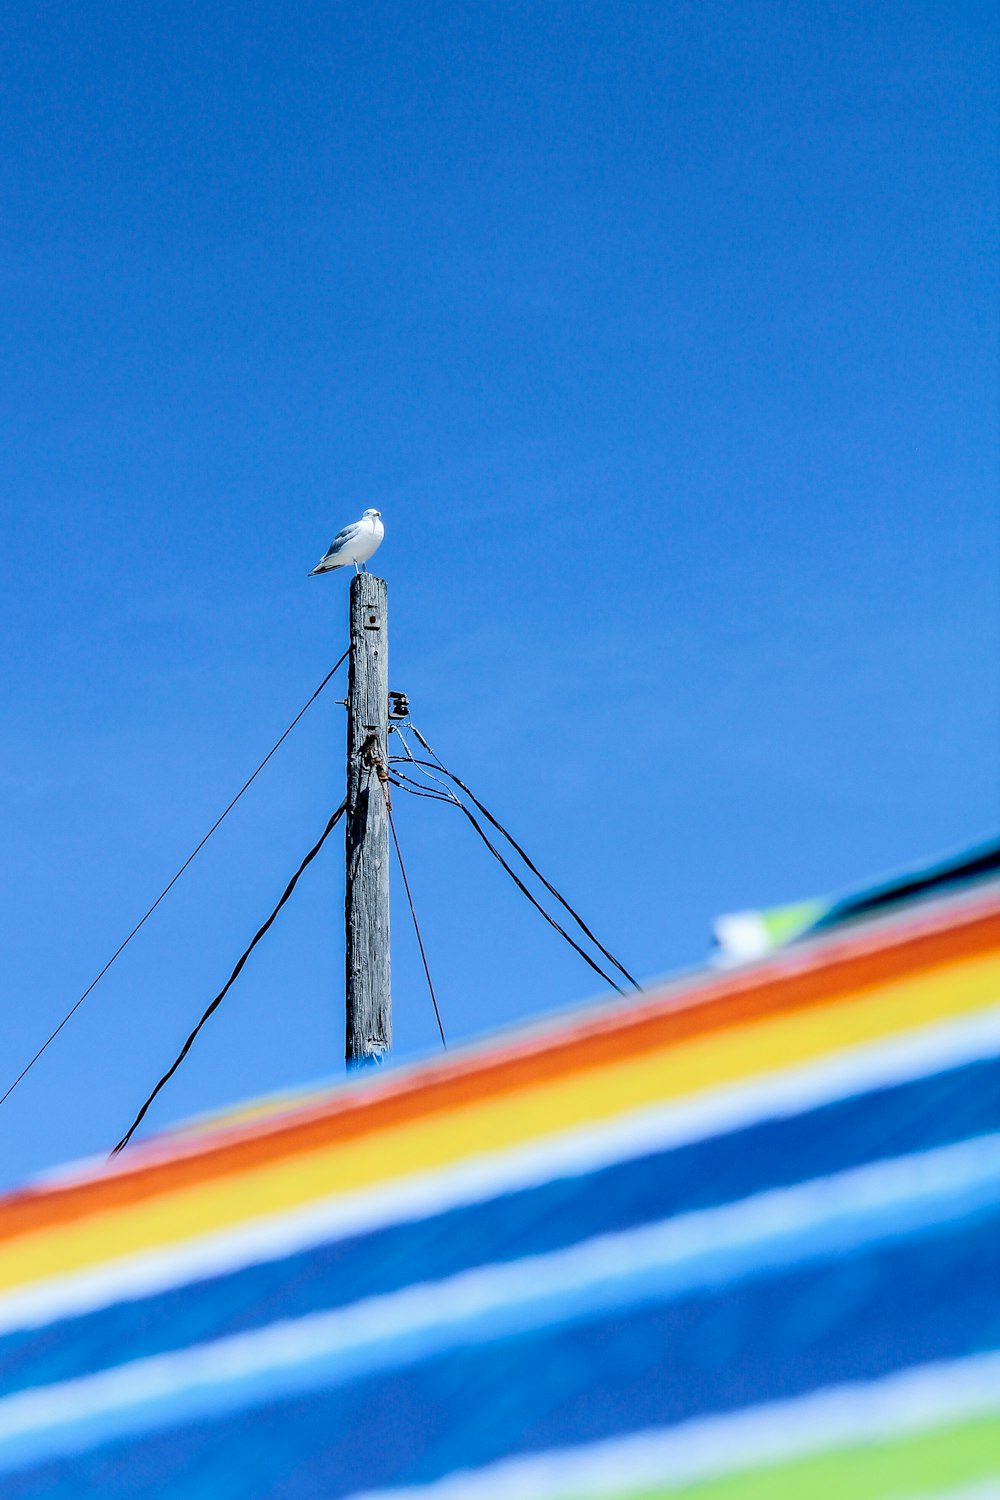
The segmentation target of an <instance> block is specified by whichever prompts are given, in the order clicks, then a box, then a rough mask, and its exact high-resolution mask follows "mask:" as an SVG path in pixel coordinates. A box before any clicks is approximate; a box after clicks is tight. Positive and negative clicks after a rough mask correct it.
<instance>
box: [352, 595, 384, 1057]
mask: <svg viewBox="0 0 1000 1500" xmlns="http://www.w3.org/2000/svg"><path fill="white" fill-rule="evenodd" d="M388 737H389V635H388V622H387V618H386V587H385V579H384V578H376V577H375V576H374V575H373V574H371V573H358V574H356V575H355V577H354V578H352V579H351V664H350V675H349V678H348V686H347V899H346V903H345V905H346V913H345V914H346V920H347V1066H348V1067H349V1068H352V1067H363V1066H364V1065H365V1064H368V1063H378V1062H381V1061H382V1059H383V1058H384V1057H385V1056H386V1054H387V1053H388V1051H389V1048H390V1047H391V1045H392V996H391V989H390V979H389V817H388V812H387V810H386V802H385V796H384V794H383V791H382V786H381V784H380V782H379V779H378V776H377V774H376V769H375V768H376V765H377V764H379V763H381V765H383V766H387V765H388V763H389V752H388Z"/></svg>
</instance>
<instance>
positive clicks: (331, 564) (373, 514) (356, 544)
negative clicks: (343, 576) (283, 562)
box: [309, 510, 385, 578]
mask: <svg viewBox="0 0 1000 1500" xmlns="http://www.w3.org/2000/svg"><path fill="white" fill-rule="evenodd" d="M384 536H385V527H384V526H383V525H382V512H381V511H380V510H366V511H365V512H364V514H363V515H362V517H361V520H360V521H352V522H351V524H350V526H345V527H344V529H343V531H338V532H337V535H336V536H335V537H334V539H333V541H332V542H331V543H330V545H329V547H328V548H327V550H326V555H325V556H324V557H321V558H320V560H319V562H318V563H317V564H316V566H315V567H314V568H313V570H312V572H311V573H310V574H309V577H310V578H314V577H315V576H316V574H317V573H330V572H332V570H333V569H334V568H346V567H347V566H348V565H349V564H350V563H353V564H354V571H355V573H360V571H361V569H360V568H359V567H358V563H361V564H362V565H364V564H365V563H366V562H367V561H368V559H369V558H370V557H371V556H372V554H373V553H374V552H376V551H377V550H378V548H379V546H380V545H381V542H382V538H383V537H384Z"/></svg>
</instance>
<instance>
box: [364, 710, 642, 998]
mask: <svg viewBox="0 0 1000 1500" xmlns="http://www.w3.org/2000/svg"><path fill="white" fill-rule="evenodd" d="M406 727H407V728H408V729H412V730H413V733H414V734H415V735H416V737H417V739H418V740H419V741H420V743H421V745H423V747H424V749H425V750H426V751H427V753H428V754H429V755H430V756H432V757H433V762H434V764H433V765H431V764H430V763H428V762H427V761H424V760H418V759H416V758H415V757H414V756H413V755H412V754H411V752H410V748H409V746H408V745H407V743H406V740H405V737H404V735H403V734H400V735H399V740H400V743H401V744H402V746H403V748H404V750H405V751H406V754H407V758H408V760H409V761H410V763H411V764H412V765H414V766H419V767H421V768H422V769H423V770H424V771H425V772H426V773H427V774H430V775H434V779H435V780H436V781H439V782H440V778H439V777H438V776H437V775H436V774H435V772H437V771H440V772H442V773H443V774H444V775H445V776H447V777H448V779H449V781H451V782H453V783H454V785H455V786H457V787H458V788H459V789H460V790H461V791H462V792H464V793H465V795H466V796H467V797H468V798H469V801H470V802H472V803H473V805H474V806H475V807H476V808H478V810H479V811H480V812H481V813H482V815H483V817H484V818H486V819H487V821H488V822H489V823H490V824H491V825H492V826H493V827H494V828H495V829H496V830H497V832H498V833H500V835H501V836H502V837H503V838H505V839H506V840H507V842H508V844H510V846H511V848H512V849H514V850H515V851H516V853H517V854H518V855H519V857H520V858H521V859H522V860H523V861H524V863H525V865H526V866H527V868H528V869H529V870H530V871H531V873H532V874H533V875H534V876H535V877H536V878H537V879H538V880H539V881H540V882H541V883H542V885H543V886H544V887H545V889H546V890H547V891H549V893H550V894H551V895H552V896H554V897H555V899H556V900H557V901H558V902H559V904H560V905H561V906H562V907H563V908H564V909H565V910H566V911H567V912H568V913H569V915H570V916H571V917H572V918H573V920H574V922H575V923H576V924H577V926H578V927H579V929H580V931H581V932H583V933H584V935H585V936H586V937H587V938H589V940H590V941H591V942H592V943H593V945H594V947H595V948H597V949H598V951H599V952H600V953H602V954H603V955H604V957H605V958H606V959H607V960H608V962H609V963H611V964H613V965H614V967H615V968H616V969H617V970H618V972H619V973H620V974H621V975H623V977H624V978H625V979H627V980H628V982H629V984H631V985H633V986H634V988H635V989H636V990H638V991H640V992H641V990H642V986H641V985H640V984H639V982H638V980H637V979H635V978H634V977H633V976H632V975H631V974H630V973H629V971H628V970H627V969H626V968H625V966H624V964H621V963H620V962H619V961H618V959H617V958H615V956H614V954H613V953H611V952H609V950H608V949H607V948H606V947H605V946H604V944H603V943H602V942H601V941H600V939H599V938H598V937H597V936H596V935H595V934H594V932H592V931H591V929H590V927H588V925H587V923H586V922H585V921H584V920H583V918H582V917H581V916H580V914H579V913H578V912H577V911H576V910H575V908H574V907H572V906H571V905H570V903H569V902H568V901H567V900H566V898H565V896H563V895H562V893H561V892H560V891H558V890H557V889H556V887H555V886H554V885H553V884H552V882H551V881H550V880H548V879H546V877H545V876H544V875H543V874H542V872H541V870H539V868H538V866H537V865H536V864H535V863H534V861H533V860H532V859H531V858H530V856H529V855H528V854H527V853H526V851H525V850H524V849H523V848H522V847H521V845H520V844H519V843H518V842H517V840H516V839H515V838H514V837H513V835H512V834H511V833H510V832H509V831H508V830H507V829H506V828H505V827H504V826H503V824H502V823H501V822H500V821H499V819H497V818H495V817H494V816H493V814H492V813H491V812H490V810H489V808H488V807H486V806H485V805H484V804H483V803H482V802H480V800H479V798H478V797H477V796H476V795H475V793H474V792H473V791H472V790H471V789H470V788H469V787H468V786H467V785H466V784H465V782H464V781H462V780H461V779H460V778H459V777H458V776H456V775H455V774H454V773H453V772H452V771H449V770H448V767H447V766H446V765H445V764H444V763H443V761H442V760H441V758H440V756H438V754H437V753H436V751H434V750H433V749H432V748H431V746H430V745H429V744H428V743H427V741H426V740H425V739H424V736H423V735H422V734H421V733H420V731H419V729H417V727H416V725H415V724H412V723H410V724H408V725H407V726H406ZM394 770H395V772H396V773H397V774H400V775H404V779H407V780H409V779H410V778H405V773H402V772H400V770H399V766H398V764H396V765H394ZM441 784H442V785H443V783H441ZM409 789H410V790H413V788H412V787H411V788H409ZM423 795H425V796H431V795H437V796H440V797H441V800H451V801H453V802H454V803H455V805H456V806H458V807H461V808H462V811H463V812H465V813H466V815H467V816H469V811H468V808H466V807H464V806H463V804H462V803H461V801H460V800H459V799H458V798H457V797H456V796H455V795H454V793H451V794H450V795H449V796H445V795H443V794H441V793H431V792H430V790H429V789H428V790H425V791H424V793H423ZM472 822H473V824H474V826H476V827H478V825H477V824H475V820H474V819H472ZM490 847H491V848H492V846H490ZM494 852H495V851H494ZM497 857H498V858H499V856H497ZM501 863H503V861H501ZM505 867H506V866H505ZM536 904H537V903H536ZM539 910H541V911H544V908H542V907H539ZM546 917H547V913H546ZM547 919H548V920H550V921H551V919H550V918H548V917H547ZM552 925H553V926H555V927H556V929H557V931H559V932H562V931H563V929H562V928H561V927H559V925H558V923H553V924H552ZM567 940H568V941H570V942H573V940H572V939H571V938H568V937H567ZM573 946H574V947H575V948H576V950H577V952H578V953H583V949H581V948H580V947H579V945H578V944H576V943H573ZM591 967H596V965H592V966H591ZM597 972H598V973H599V974H601V975H602V977H603V978H605V979H607V978H608V976H607V975H605V974H604V971H603V970H602V969H600V968H597ZM609 982H610V983H611V984H612V985H613V987H614V988H615V989H616V990H618V993H619V994H623V993H624V992H623V991H622V990H621V989H620V988H619V986H618V985H617V984H615V983H614V981H613V980H610V981H609Z"/></svg>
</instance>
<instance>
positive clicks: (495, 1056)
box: [0, 885, 1000, 1500]
mask: <svg viewBox="0 0 1000 1500" xmlns="http://www.w3.org/2000/svg"><path fill="white" fill-rule="evenodd" d="M998 1218H1000V888H998V887H997V886H996V885H990V886H987V887H985V888H982V889H978V890H975V891H972V892H969V893H966V894H965V895H963V896H960V897H953V898H950V899H948V900H943V901H935V902H931V903H925V904H923V905H918V906H912V907H910V908H908V909H906V910H904V911H902V912H899V913H896V914H895V915H893V916H892V917H889V918H883V919H881V920H878V921H871V922H868V923H866V924H863V925H860V926H858V927H855V928H850V929H845V930H843V931H839V932H833V933H832V934H831V935H829V936H827V937H825V938H823V939H817V940H815V941H812V942H809V943H806V944H804V945H802V946H799V947H793V948H790V949H788V950H786V951H784V952H782V953H780V954H779V955H777V956H775V957H774V958H772V959H770V960H769V961H767V962H766V963H762V964H759V965H756V966H754V967H752V968H748V969H745V970H740V971H736V972H728V973H721V974H712V975H708V976H699V977H696V978H693V979H689V980H685V981H683V982H679V983H675V984H673V985H669V986H665V987H663V988H661V989H658V990H656V991H652V992H649V993H647V994H645V995H644V996H643V997H642V998H641V1000H640V1001H639V1003H635V1004H632V1003H629V1004H628V1005H621V1004H616V1005H613V1006H612V1005H606V1006H602V1007H600V1008H597V1009H591V1010H588V1011H585V1012H581V1013H579V1014H576V1015H574V1016H571V1017H569V1018H563V1019H561V1020H558V1021H555V1022H550V1023H548V1024H546V1025H540V1026H536V1027H534V1028H532V1029H529V1030H526V1031H522V1032H519V1033H515V1034H512V1035H511V1036H509V1037H507V1038H505V1039H503V1040H501V1041H499V1042H496V1043H494V1044H492V1045H489V1046H486V1047H480V1048H474V1049H468V1050H467V1051H465V1052H461V1053H453V1054H450V1055H449V1056H448V1057H446V1058H445V1059H443V1060H441V1061H439V1062H434V1063H430V1064H424V1065H421V1066H419V1067H415V1068H411V1069H408V1070H400V1071H398V1072H394V1073H389V1074H384V1075H381V1076H376V1077H370V1076H369V1077H367V1078H362V1079H360V1080H355V1081H353V1082H352V1083H350V1084H349V1085H346V1086H344V1087H342V1088H340V1089H337V1090H333V1091H330V1092H326V1093H324V1094H321V1095H316V1096H314V1097H311V1098H307V1099H304V1100H299V1101H295V1102H289V1103H286V1104H285V1105H283V1106H280V1107H277V1108H273V1109H271V1110H269V1111H267V1112H265V1113H263V1114H261V1113H258V1112H255V1111H250V1112H249V1113H247V1114H245V1115H243V1116H238V1117H236V1118H232V1119H226V1120H222V1121H217V1122H210V1123H209V1124H208V1125H203V1126H201V1127H199V1128H197V1129H195V1130H193V1131H190V1132H180V1133H175V1134H172V1135H169V1136H164V1137H160V1138H159V1139H154V1140H152V1141H149V1142H148V1143H146V1144H142V1145H139V1146H136V1147H133V1148H132V1149H130V1150H129V1151H128V1152H126V1153H124V1154H123V1155H122V1156H121V1157H119V1158H117V1159H116V1160H115V1162H114V1163H113V1164H112V1165H104V1164H101V1165H99V1166H93V1165H91V1166H84V1167H83V1168H81V1169H77V1170H72V1171H70V1172H67V1173H64V1174H62V1175H61V1176H59V1177H58V1178H53V1179H49V1180H47V1181H45V1182H42V1183H40V1184H37V1185H35V1186H33V1187H30V1188H28V1189H26V1190H24V1191H22V1192H18V1193H14V1194H12V1195H10V1196H9V1197H7V1198H6V1199H3V1200H0V1493H2V1494H3V1496H4V1497H5V1500H7V1497H8V1496H19V1497H20V1496H34V1495H39V1496H40V1495H45V1496H46V1497H51V1496H72V1497H74V1500H82V1497H89V1496H95V1497H96V1496H102V1497H103V1496H106V1495H108V1494H123V1495H129V1496H132V1495H135V1496H139V1495H141V1496H146V1495H149V1496H154V1495H155V1496H161V1495H177V1496H195V1495H197V1496H203V1495H205V1496H208V1495H210V1496H211V1497H212V1500H226V1497H230V1496H232V1497H234V1500H235V1497H243V1496H246V1497H254V1500H256V1497H259V1496H265V1495H266V1496H275V1497H279V1496H280V1497H285V1496H287V1497H289V1500H292V1497H300V1496H302V1497H305V1496H323V1497H336V1496H349V1495H351V1496H355V1495H361V1494H365V1495H370V1494H383V1493H384V1494H386V1495H390V1494H391V1495H393V1496H399V1495H403V1494H409V1493H411V1492H412V1493H419V1494H421V1495H427V1496H430V1495H434V1496H441V1497H442V1500H443V1497H446V1496H448V1497H451V1496H458V1495H469V1496H484V1497H485V1496H490V1497H494V1496H496V1497H501V1496H503V1497H515V1496H516V1497H517V1500H522V1497H531V1496H539V1497H542V1496H546V1497H560V1500H573V1497H578V1496H579V1497H582V1496H584V1495H593V1496H606V1497H612V1496H617V1497H625V1496H635V1497H638V1496H639V1495H640V1494H641V1495H642V1496H644V1497H651V1496H654V1495H671V1496H673V1495H684V1496H688V1495H690V1496H691V1497H692V1500H694V1497H695V1496H697V1497H698V1500H737V1497H744V1496H745V1497H751V1496H753V1497H764V1496H767V1497H768V1500H782V1497H789V1500H791V1497H799V1496H809V1497H822V1496H825V1495H837V1496H844V1495H850V1496H851V1497H852V1500H858V1497H861V1500H865V1497H868V1500H879V1497H889V1496H893V1497H897V1500H898V1497H903V1496H906V1495H910V1494H912V1495H914V1496H915V1495H918V1494H919V1495H921V1496H930V1495H953V1494H954V1495H958V1494H960V1493H962V1494H964V1493H965V1492H966V1491H968V1492H969V1494H970V1495H971V1494H972V1493H973V1489H972V1488H970V1487H975V1493H976V1494H977V1495H980V1494H981V1495H984V1496H985V1495H986V1494H987V1493H989V1494H996V1495H1000V1257H998V1252H997V1249H996V1246H997V1243H998V1239H997V1231H998V1228H1000V1225H998ZM990 1484H992V1485H993V1486H994V1487H995V1488H994V1489H989V1488H988V1486H989V1485H990ZM984 1486H986V1488H984Z"/></svg>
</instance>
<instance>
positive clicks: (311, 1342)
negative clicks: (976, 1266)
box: [0, 1134, 1000, 1442]
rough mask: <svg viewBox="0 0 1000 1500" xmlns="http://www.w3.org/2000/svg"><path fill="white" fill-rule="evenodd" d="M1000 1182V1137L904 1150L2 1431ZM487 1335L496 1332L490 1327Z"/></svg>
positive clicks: (257, 1340)
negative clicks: (901, 1153)
mask: <svg viewBox="0 0 1000 1500" xmlns="http://www.w3.org/2000/svg"><path fill="white" fill-rule="evenodd" d="M991 1181H992V1182H993V1183H994V1184H996V1185H998V1186H1000V1134H997V1135H994V1136H982V1137H978V1138H977V1139H975V1140H973V1141H967V1142H962V1143H961V1144H959V1145H956V1146H947V1147H942V1148H940V1149H939V1150H937V1151H932V1152H921V1153H919V1154H917V1155H913V1156H909V1157H898V1158H895V1159H893V1160H890V1161H885V1162H878V1163H875V1164H873V1165H869V1166H865V1167H856V1168H853V1169H852V1170H850V1171H848V1172H840V1173H836V1174H834V1175H832V1176H829V1177H822V1178H816V1179H815V1180H813V1181H811V1182H808V1183H803V1184H800V1185H798V1186H796V1187H792V1188H781V1189H774V1190H772V1191H769V1192H765V1193H758V1194H755V1195H754V1196H753V1197H751V1198H746V1199H744V1200H742V1202H739V1203H734V1204H726V1205H725V1206H724V1207H722V1208H713V1209H705V1210H702V1211H700V1212H697V1213H690V1214H683V1215H679V1216H678V1217H676V1218H673V1219H667V1220H664V1221H663V1222H661V1223H657V1224H651V1225H646V1226H644V1227H643V1228H641V1229H636V1230H630V1231H627V1232H624V1233H619V1234H609V1235H599V1236H596V1237H594V1238H593V1239H590V1240H586V1241H583V1242H582V1243H580V1244H577V1245H573V1246H572V1247H570V1248H569V1249H566V1250H558V1251H553V1252H550V1253H548V1254H544V1255H534V1256H528V1257H525V1258H524V1259H522V1260H520V1261H515V1262H512V1263H504V1264H499V1265H490V1266H483V1267H478V1268H477V1269H475V1270H471V1271H463V1272H460V1273H459V1274H457V1275H455V1276H451V1277H448V1278H446V1279H444V1280H441V1281H437V1282H432V1283H424V1284H419V1285H415V1286H410V1287H406V1288H404V1289H403V1290H402V1291H399V1292H392V1293H387V1294H384V1295H381V1296H376V1297H370V1298H367V1299H365V1300H363V1301H360V1302H356V1303H354V1304H352V1305H350V1306H348V1307H344V1308H338V1309H335V1310H333V1311H330V1312H321V1313H311V1314H308V1315H306V1316H304V1317H300V1318H294V1319H285V1320H282V1321H280V1322H275V1323H272V1324H270V1325H268V1326H266V1327H264V1328H259V1329H254V1330H252V1331H250V1332H247V1333H241V1334H235V1335H231V1336H229V1337H227V1338H221V1339H216V1340H213V1341H212V1342H209V1343H205V1344H200V1345H195V1346H194V1347H191V1348H186V1349H180V1350H176V1351H172V1352H170V1353H166V1354H157V1355H151V1356H147V1357H146V1358H143V1359H138V1360H133V1361H131V1362H130V1363H128V1364H124V1365H119V1366H116V1367H114V1368H112V1369H109V1370H104V1371H101V1372H100V1373H98V1374H96V1375H87V1376H81V1377H78V1378H75V1379H73V1380H67V1381H62V1382H59V1383H57V1384H53V1385H50V1386H45V1387H40V1388H34V1389H30V1390H25V1391H19V1392H16V1393H15V1394H13V1395H11V1396H7V1397H5V1398H4V1399H3V1400H0V1442H3V1441H4V1440H7V1441H9V1440H11V1439H16V1438H18V1437H23V1436H24V1435H26V1434H28V1433H31V1432H35V1431H39V1430H44V1429H47V1428H53V1427H60V1426H66V1425H69V1424H73V1423H76V1422H81V1421H86V1420H90V1419H93V1418H94V1417H97V1416H100V1415H102V1414H108V1413H114V1412H116V1411H122V1412H126V1411H128V1410H129V1409H134V1408H136V1407H141V1406H142V1405H143V1404H145V1403H148V1402H155V1401H157V1400H158V1399H160V1398H162V1397H163V1396H165V1395H168V1394H178V1393H180V1392H182V1391H198V1390H210V1389H212V1388H213V1387H215V1388H218V1387H219V1386H222V1385H226V1384H232V1385H236V1386H238V1385H239V1383H240V1381H242V1380H251V1379H253V1378H254V1377H256V1376H259V1375H260V1374H262V1373H265V1372H268V1371H279V1370H281V1369H288V1368H294V1367H296V1366H303V1365H305V1364H307V1363H309V1362H313V1361H317V1360H322V1359H328V1358H330V1357H334V1356H336V1357H337V1358H340V1359H343V1360H344V1361H345V1362H348V1361H349V1362H350V1370H349V1371H348V1373H351V1372H352V1371H353V1370H354V1369H355V1368H370V1367H371V1366H372V1365H373V1364H375V1363H377V1362H379V1357H380V1350H381V1351H382V1358H383V1359H387V1360H388V1362H389V1363H393V1362H399V1358H400V1356H399V1355H398V1352H394V1351H398V1346H399V1342H400V1340H403V1339H415V1338H419V1337H420V1336H421V1335H423V1336H427V1335H433V1336H434V1338H435V1347H438V1346H445V1345H447V1344H448V1343H449V1342H450V1343H452V1344H454V1343H456V1342H459V1341H462V1340H463V1338H464V1339H465V1340H466V1341H470V1340H471V1341H473V1342H475V1341H476V1339H477V1338H478V1337H482V1334H481V1333H479V1332H478V1330H477V1328H476V1327H475V1326H474V1325H475V1323H476V1320H478V1319H482V1318H483V1317H485V1316H488V1315H495V1314H498V1313H500V1314H502V1315H503V1317H504V1319H505V1320H506V1321H505V1322H504V1324H503V1327H504V1330H505V1331H509V1330H510V1328H511V1326H512V1324H516V1323H517V1321H518V1320H519V1319H520V1321H521V1322H522V1323H524V1322H525V1321H526V1320H528V1321H531V1320H532V1319H533V1320H534V1322H535V1323H536V1324H537V1323H538V1322H558V1321H562V1320H563V1319H564V1318H565V1317H566V1316H567V1311H566V1309H567V1304H568V1303H569V1302H570V1300H571V1299H572V1298H574V1297H578V1296H580V1294H584V1295H585V1297H586V1298H589V1299H590V1300H591V1301H592V1302H594V1303H596V1304H598V1305H599V1304H600V1299H601V1295H602V1293H603V1294H604V1295H605V1296H607V1295H608V1294H610V1295H612V1296H613V1295H614V1294H615V1287H616V1285H618V1286H621V1285H626V1286H627V1284H628V1283H629V1282H630V1281H632V1280H633V1279H634V1278H636V1277H637V1276H640V1275H641V1274H642V1273H643V1272H650V1271H657V1270H663V1269H664V1268H670V1269H672V1270H673V1271H674V1272H675V1273H676V1275H677V1277H678V1279H681V1278H683V1277H684V1276H685V1275H686V1277H687V1283H686V1284H692V1283H693V1282H696V1281H698V1280H699V1278H700V1280H701V1281H704V1280H705V1279H706V1275H705V1270H704V1268H703V1267H702V1268H700V1269H699V1265H698V1263H699V1261H700V1260H701V1259H702V1258H703V1257H706V1256H710V1255H713V1254H720V1253H726V1254H729V1255H735V1254H740V1253H743V1254H747V1255H748V1256H749V1257H751V1258H757V1259H760V1260H762V1261H763V1259H764V1257H765V1256H766V1254H767V1251H768V1246H769V1244H771V1245H773V1244H775V1243H776V1242H777V1243H778V1244H780V1243H781V1242H783V1241H787V1240H788V1239H792V1241H793V1243H794V1240H795V1237H796V1236H801V1235H802V1234H804V1233H805V1232H807V1231H809V1230H814V1229H822V1228H824V1227H832V1226H834V1225H835V1224H836V1223H838V1222H849V1221H851V1220H861V1222H862V1224H863V1223H864V1221H865V1220H866V1219H867V1218H868V1217H869V1216H870V1214H871V1212H872V1211H873V1210H876V1211H885V1210H891V1208H892V1207H893V1206H896V1207H902V1206H905V1205H906V1204H908V1203H914V1202H916V1201H920V1200H923V1201H927V1200H931V1201H933V1200H934V1199H935V1198H938V1197H941V1196H942V1195H943V1196H944V1198H945V1200H946V1201H947V1200H948V1199H950V1198H952V1197H953V1196H954V1195H956V1194H960V1193H961V1192H962V1191H963V1190H966V1189H969V1188H975V1187H976V1186H977V1185H979V1184H983V1183H989V1182H991ZM487 1336H490V1335H489V1334H487Z"/></svg>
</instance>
